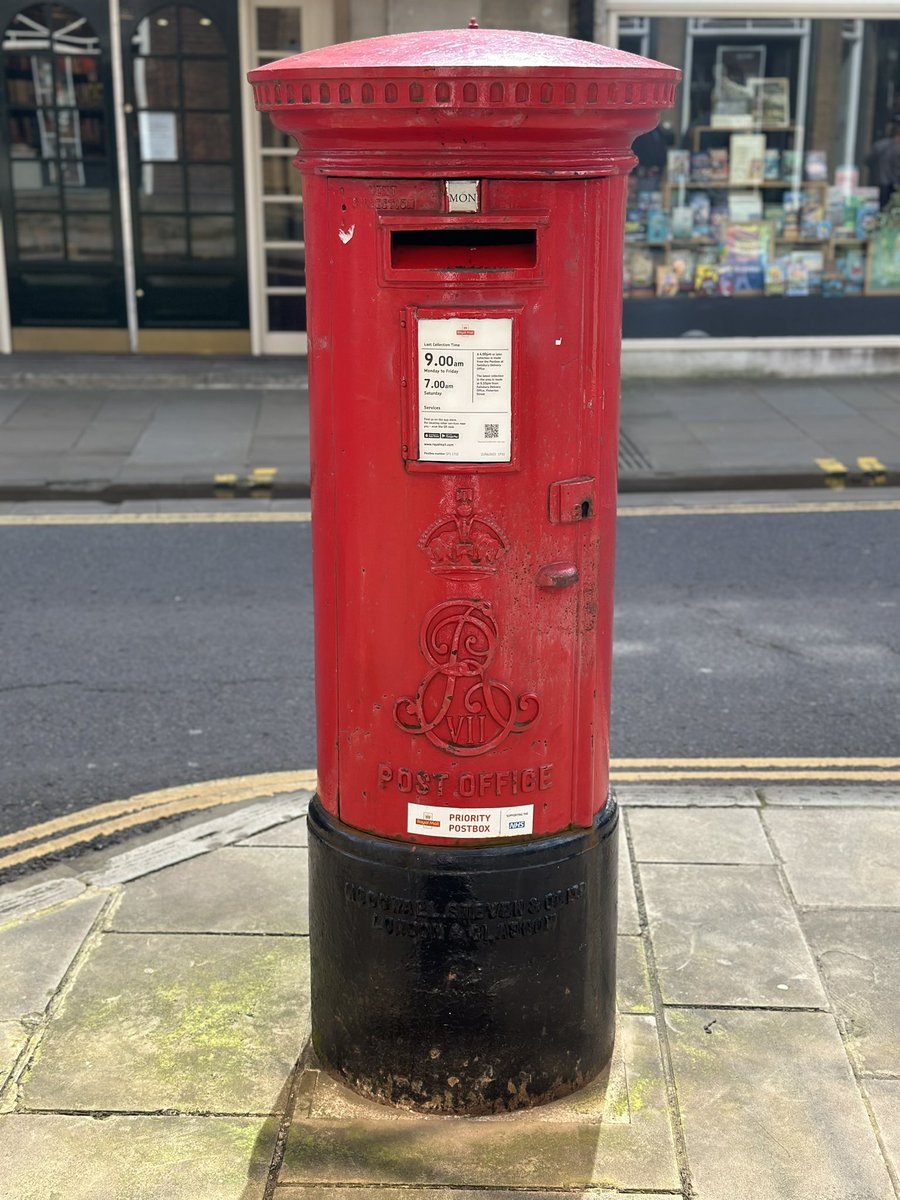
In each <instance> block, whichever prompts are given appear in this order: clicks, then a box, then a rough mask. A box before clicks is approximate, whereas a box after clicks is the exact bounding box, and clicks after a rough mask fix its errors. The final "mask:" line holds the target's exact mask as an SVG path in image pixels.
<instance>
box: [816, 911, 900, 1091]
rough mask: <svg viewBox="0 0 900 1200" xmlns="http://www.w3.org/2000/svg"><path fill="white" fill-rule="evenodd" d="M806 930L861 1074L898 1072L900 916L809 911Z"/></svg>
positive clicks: (899, 1047)
mask: <svg viewBox="0 0 900 1200" xmlns="http://www.w3.org/2000/svg"><path fill="white" fill-rule="evenodd" d="M801 921H802V924H803V929H804V931H805V933H806V936H807V939H808V941H809V943H810V945H811V946H812V949H813V953H814V954H815V956H816V961H817V962H818V964H819V969H820V970H821V972H822V974H823V976H824V979H825V987H826V988H827V990H828V994H829V996H830V997H831V1000H832V1003H833V1004H834V1008H835V1012H836V1013H837V1015H838V1019H839V1022H840V1026H841V1032H842V1033H843V1035H844V1041H845V1042H846V1044H847V1047H848V1049H849V1051H850V1053H851V1054H852V1055H853V1057H854V1059H855V1060H856V1062H857V1063H858V1065H859V1069H860V1070H861V1071H870V1072H874V1073H879V1072H883V1073H885V1074H898V1073H900V912H879V911H877V910H876V911H871V910H870V911H868V912H846V911H837V912H822V911H819V912H810V913H805V914H803V916H802V917H801Z"/></svg>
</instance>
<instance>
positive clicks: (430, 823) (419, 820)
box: [416, 813, 441, 829]
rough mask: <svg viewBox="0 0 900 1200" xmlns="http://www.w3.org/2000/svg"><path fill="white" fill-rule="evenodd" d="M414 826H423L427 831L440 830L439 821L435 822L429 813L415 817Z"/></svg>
mask: <svg viewBox="0 0 900 1200" xmlns="http://www.w3.org/2000/svg"><path fill="white" fill-rule="evenodd" d="M416 824H417V825H425V826H427V828H429V829H440V827H441V823H440V821H436V820H435V819H434V817H432V815H431V814H430V813H427V814H426V815H425V816H424V817H416Z"/></svg>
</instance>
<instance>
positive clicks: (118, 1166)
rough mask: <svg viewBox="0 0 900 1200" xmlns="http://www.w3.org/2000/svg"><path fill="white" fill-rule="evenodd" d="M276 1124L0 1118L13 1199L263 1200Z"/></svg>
mask: <svg viewBox="0 0 900 1200" xmlns="http://www.w3.org/2000/svg"><path fill="white" fill-rule="evenodd" d="M275 1133H276V1122H274V1121H272V1120H266V1119H264V1118H255V1119H249V1120H248V1119H247V1118H241V1117H230V1118H222V1117H167V1116H159V1117H107V1118H106V1119H105V1120H103V1121H96V1120H92V1119H91V1118H90V1117H77V1116H56V1115H44V1114H41V1115H32V1114H18V1113H16V1114H10V1115H8V1116H5V1117H0V1180H2V1181H3V1188H4V1189H5V1190H4V1194H5V1195H8V1196H9V1197H15V1200H63V1197H65V1200H262V1198H263V1193H264V1190H265V1182H266V1175H267V1173H268V1168H269V1162H270V1160H271V1156H272V1147H273V1144H274V1140H275Z"/></svg>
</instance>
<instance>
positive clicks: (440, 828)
mask: <svg viewBox="0 0 900 1200" xmlns="http://www.w3.org/2000/svg"><path fill="white" fill-rule="evenodd" d="M533 824H534V805H533V804H520V805H518V806H517V807H516V808H486V807H483V808H469V807H465V808H436V807H432V806H430V805H427V804H409V805H407V815H406V831H407V833H417V834H418V835H419V836H420V837H444V838H446V837H450V838H497V837H525V836H526V835H527V834H529V833H531V830H532V826H533Z"/></svg>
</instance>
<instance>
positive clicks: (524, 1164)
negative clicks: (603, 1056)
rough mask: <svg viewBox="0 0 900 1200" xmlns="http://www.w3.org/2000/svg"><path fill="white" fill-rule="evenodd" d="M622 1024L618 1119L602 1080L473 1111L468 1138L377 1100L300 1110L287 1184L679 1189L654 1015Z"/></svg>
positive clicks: (452, 1124)
mask: <svg viewBox="0 0 900 1200" xmlns="http://www.w3.org/2000/svg"><path fill="white" fill-rule="evenodd" d="M619 1031H620V1035H621V1038H622V1043H623V1055H624V1061H625V1074H626V1078H627V1093H626V1094H625V1095H623V1096H621V1098H620V1100H619V1102H618V1106H619V1107H618V1112H617V1113H614V1114H612V1116H613V1117H614V1118H615V1119H610V1114H609V1113H608V1111H607V1101H606V1095H605V1088H604V1087H603V1086H600V1087H597V1086H596V1085H595V1086H594V1087H591V1088H586V1089H584V1090H583V1091H581V1092H579V1093H577V1094H576V1095H575V1096H572V1097H569V1098H567V1099H566V1100H560V1101H557V1102H556V1103H555V1104H548V1105H545V1106H543V1107H542V1108H540V1109H533V1110H529V1111H523V1112H518V1113H506V1114H504V1115H502V1116H496V1117H478V1118H474V1119H469V1120H467V1121H466V1122H465V1134H464V1136H463V1135H462V1133H461V1129H460V1121H459V1120H458V1119H452V1118H446V1117H430V1116H422V1115H421V1114H404V1115H402V1116H401V1117H400V1119H398V1118H397V1114H396V1112H394V1113H393V1115H392V1116H390V1117H386V1118H381V1117H380V1114H379V1116H378V1117H376V1116H375V1115H373V1114H372V1113H371V1108H373V1107H376V1106H371V1105H370V1106H369V1110H370V1111H369V1112H365V1113H363V1115H362V1116H360V1115H358V1110H356V1109H354V1110H353V1111H350V1110H348V1109H341V1110H339V1111H340V1112H341V1116H340V1117H334V1116H328V1117H325V1116H324V1115H323V1116H322V1117H321V1118H315V1117H301V1118H300V1119H297V1118H295V1120H294V1122H293V1124H292V1126H291V1130H290V1133H289V1135H288V1141H287V1147H286V1152H285V1159H284V1165H283V1167H282V1170H281V1174H280V1176H279V1184H280V1185H287V1184H294V1185H300V1184H303V1185H306V1186H307V1188H308V1187H310V1186H312V1185H315V1184H318V1185H319V1187H320V1188H322V1190H323V1194H324V1192H325V1189H326V1188H330V1187H332V1186H337V1185H343V1186H352V1185H355V1186H357V1187H361V1186H364V1185H369V1186H375V1185H378V1186H395V1187H397V1186H402V1185H407V1187H408V1186H409V1185H416V1184H417V1185H419V1186H421V1187H423V1188H428V1187H432V1188H435V1187H437V1188H440V1187H455V1188H457V1189H463V1188H466V1187H470V1188H473V1189H484V1188H496V1189H498V1190H500V1191H502V1190H503V1189H504V1188H507V1189H509V1188H518V1189H522V1190H527V1189H529V1188H530V1189H532V1190H533V1191H538V1192H540V1190H541V1189H542V1188H552V1189H555V1190H557V1191H562V1190H565V1189H567V1188H568V1189H576V1190H577V1189H579V1188H581V1189H584V1188H589V1187H592V1188H599V1187H606V1188H618V1189H620V1190H623V1189H624V1190H630V1191H640V1190H641V1189H644V1190H647V1191H676V1190H677V1188H678V1186H679V1176H678V1169H677V1165H676V1160H675V1153H674V1146H673V1142H672V1133H671V1127H670V1125H669V1119H668V1113H667V1108H666V1089H665V1080H664V1075H663V1069H662V1061H661V1058H660V1050H659V1042H658V1040H657V1035H656V1022H655V1020H654V1019H653V1018H652V1017H645V1016H623V1017H621V1018H620V1023H619ZM319 1080H320V1083H321V1086H322V1087H324V1088H325V1089H329V1088H330V1089H334V1088H335V1087H336V1086H337V1085H335V1084H334V1082H333V1081H331V1080H329V1079H328V1077H327V1076H324V1073H320V1075H319ZM317 1088H318V1084H317ZM340 1091H342V1092H345V1089H340ZM345 1094H346V1093H345ZM311 1111H314V1112H315V1111H318V1112H329V1113H333V1112H334V1111H335V1109H334V1107H333V1105H325V1106H324V1108H321V1107H320V1108H318V1109H317V1108H316V1103H315V1097H314V1098H313V1108H312V1110H311ZM604 1114H606V1115H604ZM280 1190H281V1187H279V1191H280ZM329 1194H330V1192H329ZM482 1194H483V1193H482Z"/></svg>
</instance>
